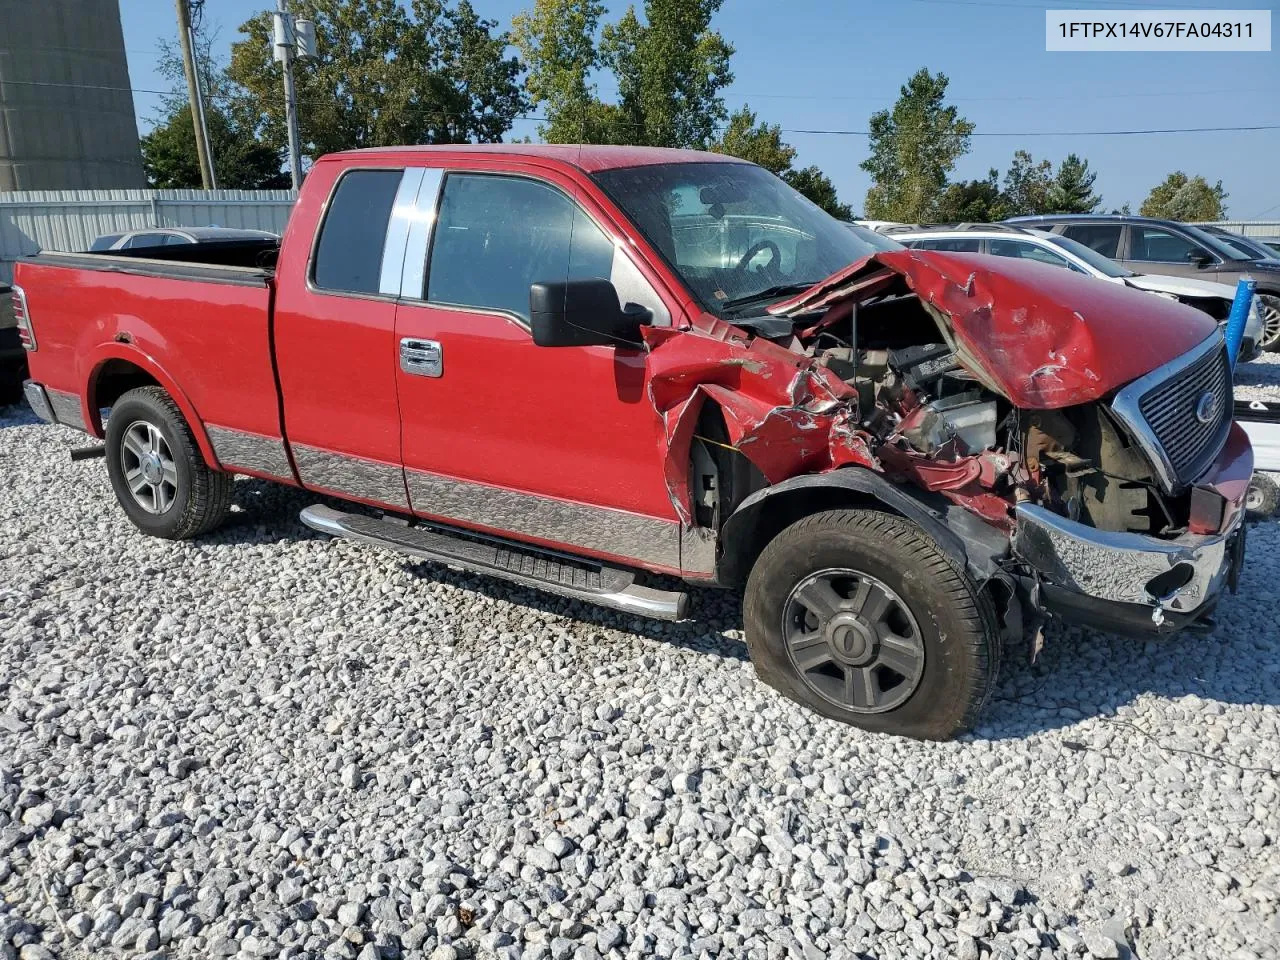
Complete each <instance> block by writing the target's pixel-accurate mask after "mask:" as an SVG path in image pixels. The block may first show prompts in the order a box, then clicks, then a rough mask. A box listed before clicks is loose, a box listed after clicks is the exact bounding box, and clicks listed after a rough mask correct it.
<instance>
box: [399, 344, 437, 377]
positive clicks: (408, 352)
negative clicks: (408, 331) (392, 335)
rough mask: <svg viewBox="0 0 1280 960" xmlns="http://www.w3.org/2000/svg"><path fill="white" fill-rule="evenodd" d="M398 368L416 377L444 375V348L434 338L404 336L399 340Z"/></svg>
mask: <svg viewBox="0 0 1280 960" xmlns="http://www.w3.org/2000/svg"><path fill="white" fill-rule="evenodd" d="M400 369H401V370H403V371H404V372H405V373H411V374H413V375H414V376H417V377H440V376H443V375H444V350H442V349H441V347H440V344H439V343H438V342H437V341H435V340H419V339H417V338H416V337H405V338H403V339H402V340H401V341H400Z"/></svg>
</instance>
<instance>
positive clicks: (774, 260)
mask: <svg viewBox="0 0 1280 960" xmlns="http://www.w3.org/2000/svg"><path fill="white" fill-rule="evenodd" d="M761 250H768V251H769V262H768V263H767V264H765V265H764V266H763V267H761V268H760V269H759V270H757V271H756V272H757V273H761V272H764V271H772V272H776V271H777V269H778V268H779V267H780V266H782V251H781V250H779V249H778V245H777V244H776V243H774V242H773V241H772V240H757V241H756V242H755V243H753V244H752V245H751V247H750V249H748V250H747V252H746V253H744V254H743V255H742V259H741V260H739V261H738V266H737V269H738V270H739V271H740V272H743V273H745V272H746V270H747V267H748V266H749V265H750V263H751V261H752V260H753V259H754V258H755V256H756V254H758V253H759V252H760V251H761Z"/></svg>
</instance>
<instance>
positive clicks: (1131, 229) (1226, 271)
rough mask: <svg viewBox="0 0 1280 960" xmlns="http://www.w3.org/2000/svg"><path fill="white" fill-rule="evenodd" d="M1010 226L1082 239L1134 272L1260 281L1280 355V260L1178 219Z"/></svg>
mask: <svg viewBox="0 0 1280 960" xmlns="http://www.w3.org/2000/svg"><path fill="white" fill-rule="evenodd" d="M1005 223H1012V224H1018V225H1021V226H1034V227H1040V228H1041V229H1044V230H1048V231H1051V232H1052V233H1057V234H1061V235H1062V236H1065V237H1070V238H1071V239H1072V240H1078V241H1079V242H1080V243H1083V244H1084V245H1085V246H1086V247H1091V248H1093V249H1094V250H1097V251H1098V252H1099V253H1100V254H1102V255H1103V256H1104V257H1106V258H1107V259H1109V260H1115V261H1116V262H1117V263H1119V264H1120V265H1122V266H1125V267H1128V268H1129V269H1130V270H1137V271H1139V272H1142V271H1147V270H1151V271H1154V272H1156V273H1162V274H1173V275H1175V276H1179V277H1195V278H1198V279H1201V280H1216V281H1217V282H1219V283H1225V284H1228V285H1229V286H1232V287H1234V286H1235V285H1236V282H1237V281H1238V280H1240V278H1241V277H1252V278H1253V279H1255V280H1257V281H1258V312H1259V313H1260V314H1261V315H1262V326H1263V331H1262V341H1261V347H1262V349H1263V350H1273V351H1274V350H1280V260H1273V259H1266V258H1263V257H1257V256H1252V255H1250V254H1246V253H1245V252H1244V251H1242V250H1240V249H1239V248H1237V247H1235V246H1233V245H1232V244H1230V243H1228V242H1227V241H1226V240H1224V239H1223V238H1221V237H1218V236H1215V235H1214V234H1212V233H1209V232H1207V231H1205V230H1204V229H1203V228H1202V227H1196V226H1192V225H1191V224H1189V223H1178V222H1176V221H1174V220H1157V219H1154V218H1152V217H1134V216H1125V215H1120V214H1112V215H1105V214H1092V213H1081V214H1049V215H1046V216H1039V217H1011V218H1010V219H1008V220H1006V221H1005Z"/></svg>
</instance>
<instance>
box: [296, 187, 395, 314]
mask: <svg viewBox="0 0 1280 960" xmlns="http://www.w3.org/2000/svg"><path fill="white" fill-rule="evenodd" d="M403 175H404V171H402V170H351V171H349V172H347V173H345V174H343V176H342V179H341V180H339V181H338V187H337V189H336V190H335V191H334V193H333V196H332V197H331V198H330V200H329V210H328V212H327V213H326V214H325V217H324V223H323V224H322V225H321V227H320V240H319V242H318V243H317V244H316V253H315V262H314V263H313V264H312V269H311V279H312V280H313V281H314V282H315V285H316V286H317V287H319V288H321V289H322V290H335V291H340V292H343V293H365V294H377V293H378V284H379V281H380V280H381V279H382V248H383V246H384V245H385V242H386V238H387V221H388V220H389V219H390V217H391V207H392V205H393V204H394V203H395V198H396V191H397V190H398V189H399V188H400V178H401V177H402V176H403Z"/></svg>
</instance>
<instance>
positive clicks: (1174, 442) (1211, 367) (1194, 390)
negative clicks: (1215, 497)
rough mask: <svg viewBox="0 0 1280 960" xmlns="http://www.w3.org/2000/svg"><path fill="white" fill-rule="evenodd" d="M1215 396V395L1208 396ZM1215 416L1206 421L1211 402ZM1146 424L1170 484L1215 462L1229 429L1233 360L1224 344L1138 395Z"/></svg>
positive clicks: (1183, 482)
mask: <svg viewBox="0 0 1280 960" xmlns="http://www.w3.org/2000/svg"><path fill="white" fill-rule="evenodd" d="M1206 398H1211V399H1206ZM1210 406H1211V407H1212V410H1211V413H1212V415H1211V416H1210V417H1209V418H1208V419H1207V421H1204V422H1202V421H1201V420H1200V419H1199V417H1198V416H1197V413H1199V414H1201V415H1203V414H1204V412H1205V410H1206V408H1207V407H1210ZM1138 409H1139V411H1140V412H1141V414H1142V419H1143V420H1144V421H1146V425H1147V428H1148V429H1149V430H1150V431H1151V433H1152V434H1153V435H1154V437H1155V440H1156V442H1157V443H1158V444H1159V445H1160V447H1161V449H1162V450H1163V451H1164V455H1165V457H1166V458H1167V460H1168V464H1169V470H1170V473H1171V474H1172V476H1171V478H1170V479H1171V480H1172V483H1171V484H1170V485H1171V486H1185V485H1186V484H1189V483H1192V482H1193V481H1195V480H1196V479H1198V478H1199V477H1200V475H1201V474H1203V473H1204V471H1205V470H1206V469H1207V468H1208V466H1209V464H1211V463H1212V462H1213V459H1214V457H1216V456H1217V455H1218V451H1219V450H1221V449H1222V444H1223V442H1224V441H1225V440H1226V436H1227V431H1228V430H1229V429H1230V428H1231V410H1232V398H1231V365H1230V363H1229V362H1228V360H1227V351H1226V348H1225V347H1219V349H1216V350H1209V351H1208V352H1206V353H1205V354H1204V355H1203V356H1201V357H1199V358H1198V359H1196V360H1195V361H1194V362H1193V363H1191V364H1189V365H1187V366H1185V367H1183V368H1182V369H1181V370H1178V371H1177V372H1176V373H1173V374H1172V375H1171V376H1170V377H1169V378H1168V379H1166V380H1164V381H1162V382H1160V383H1157V384H1155V385H1154V386H1151V387H1149V388H1148V389H1147V390H1146V391H1145V392H1144V393H1142V394H1141V396H1140V397H1139V398H1138Z"/></svg>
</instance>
